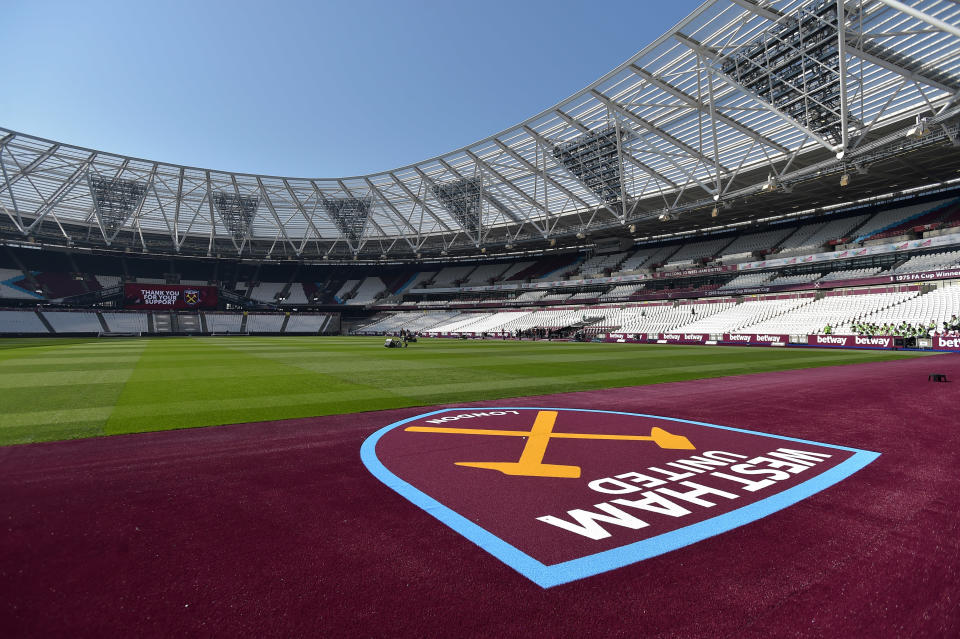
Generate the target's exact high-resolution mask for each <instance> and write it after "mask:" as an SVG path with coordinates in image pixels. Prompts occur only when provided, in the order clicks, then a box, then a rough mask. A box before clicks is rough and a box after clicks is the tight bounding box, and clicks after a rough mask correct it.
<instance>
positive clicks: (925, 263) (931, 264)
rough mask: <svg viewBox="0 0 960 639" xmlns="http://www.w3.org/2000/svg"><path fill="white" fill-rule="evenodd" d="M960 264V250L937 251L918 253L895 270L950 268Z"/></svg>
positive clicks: (908, 271) (909, 271)
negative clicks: (924, 253)
mask: <svg viewBox="0 0 960 639" xmlns="http://www.w3.org/2000/svg"><path fill="white" fill-rule="evenodd" d="M958 264H960V250H957V251H940V252H937V253H928V254H926V255H917V256H915V257H911V258H910V259H909V260H907V261H906V262H904V263H903V264H901V265H900V266H898V267H897V268H895V269H894V270H893V272H894V273H917V272H919V271H934V270H937V269H944V268H950V267H952V266H956V265H958Z"/></svg>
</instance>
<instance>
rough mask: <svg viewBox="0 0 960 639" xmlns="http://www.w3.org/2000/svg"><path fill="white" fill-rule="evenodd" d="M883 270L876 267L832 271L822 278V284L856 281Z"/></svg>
mask: <svg viewBox="0 0 960 639" xmlns="http://www.w3.org/2000/svg"><path fill="white" fill-rule="evenodd" d="M882 270H883V267H881V266H876V267H872V268H852V269H842V270H839V271H830V272H829V273H827V274H826V275H824V276H823V277H821V278H820V281H821V282H833V281H836V280H854V279H857V278H858V277H870V276H871V275H876V274H877V273H879V272H880V271H882Z"/></svg>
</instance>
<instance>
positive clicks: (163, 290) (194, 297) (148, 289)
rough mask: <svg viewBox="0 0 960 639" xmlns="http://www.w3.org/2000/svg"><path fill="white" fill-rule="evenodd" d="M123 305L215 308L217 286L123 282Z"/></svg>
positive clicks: (129, 306) (146, 308)
mask: <svg viewBox="0 0 960 639" xmlns="http://www.w3.org/2000/svg"><path fill="white" fill-rule="evenodd" d="M123 306H124V308H134V309H141V310H178V309H179V310H189V309H211V308H216V307H217V287H216V286H186V285H183V284H124V285H123Z"/></svg>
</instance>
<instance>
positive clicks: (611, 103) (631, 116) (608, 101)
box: [590, 89, 727, 172]
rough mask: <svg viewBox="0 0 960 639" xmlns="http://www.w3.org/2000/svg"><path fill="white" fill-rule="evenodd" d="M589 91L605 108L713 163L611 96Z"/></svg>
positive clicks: (702, 160)
mask: <svg viewBox="0 0 960 639" xmlns="http://www.w3.org/2000/svg"><path fill="white" fill-rule="evenodd" d="M590 93H592V94H593V95H594V97H596V98H597V99H598V100H600V101H601V102H603V103H604V104H605V105H607V108H609V109H610V110H612V111H616V112H617V113H619V114H620V115H622V116H624V117H625V118H627V119H628V120H630V121H631V122H633V123H634V124H636V125H637V126H639V127H641V128H643V129H646V130H647V131H649V132H650V133H653V134H654V135H656V136H657V137H659V138H662V139H663V140H666V141H667V142H669V143H670V144H672V145H674V146H675V147H677V148H678V149H680V150H681V151H683V152H684V153H686V154H688V155H690V156H692V157H695V158H697V159H698V160H700V161H701V162H704V163H706V164H713V162H714V161H713V159H711V158H708V157H706V156H705V155H703V154H702V153H700V152H699V151H697V150H696V149H695V148H693V147H692V146H690V145H688V144H687V143H686V142H684V141H683V140H679V139H677V138H675V137H673V136H672V135H670V134H669V133H667V132H666V131H664V130H663V129H661V128H659V127H658V126H656V125H655V124H653V123H651V122H648V121H647V120H644V119H643V118H641V117H640V116H639V115H637V114H636V113H634V112H633V111H631V110H629V109H628V108H626V107H625V106H623V105H622V104H620V103H618V102H616V101H615V100H613V98H609V97H607V96H606V95H604V94H603V93H600V92H599V91H597V90H596V89H590ZM720 168H721V169H723V171H724V172H727V168H726V167H725V166H723V165H722V164H721V165H720Z"/></svg>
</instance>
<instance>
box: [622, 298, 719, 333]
mask: <svg viewBox="0 0 960 639" xmlns="http://www.w3.org/2000/svg"><path fill="white" fill-rule="evenodd" d="M730 306H732V304H730V303H723V302H716V303H709V304H681V305H679V306H672V305H671V306H643V307H640V308H639V309H637V308H634V309H630V310H631V311H633V312H632V313H624V314H623V315H620V316H619V317H617V316H614V322H615V323H619V324H620V329H619V330H620V331H622V332H625V333H662V332H669V331H673V330H676V329H677V328H678V327H681V326H684V325H686V324H689V323H691V322H692V321H696V320H697V319H699V318H706V317H710V316H712V315H714V314H716V313H720V312H721V311H723V310H725V309H726V308H729V307H730ZM638 311H639V312H638ZM608 320H609V318H608Z"/></svg>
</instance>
